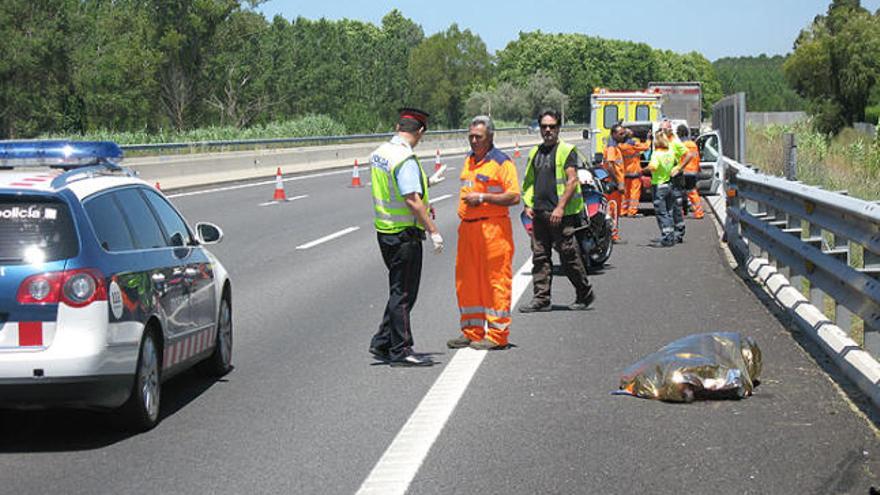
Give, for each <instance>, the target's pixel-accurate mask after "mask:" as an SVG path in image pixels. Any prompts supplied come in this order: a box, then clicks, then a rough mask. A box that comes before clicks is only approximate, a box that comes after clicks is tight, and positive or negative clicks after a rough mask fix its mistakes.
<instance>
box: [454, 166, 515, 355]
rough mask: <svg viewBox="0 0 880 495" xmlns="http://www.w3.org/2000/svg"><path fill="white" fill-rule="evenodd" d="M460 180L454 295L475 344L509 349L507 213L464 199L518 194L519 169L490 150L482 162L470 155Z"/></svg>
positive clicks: (510, 273) (510, 281)
mask: <svg viewBox="0 0 880 495" xmlns="http://www.w3.org/2000/svg"><path fill="white" fill-rule="evenodd" d="M460 178H461V193H460V196H459V201H458V216H459V218H461V224H460V225H459V226H458V253H457V255H456V257H455V292H456V295H457V296H458V309H459V312H460V314H461V332H462V333H463V334H464V335H465V336H466V337H467V338H468V339H470V340H471V341H472V342H479V341H480V340H483V338H484V337H485V338H488V339H489V340H491V341H492V342H494V343H495V344H496V345H500V346H505V345H507V336H508V335H509V334H510V298H511V291H512V290H513V267H512V263H513V232H512V230H511V226H510V217H509V216H508V213H507V210H508V208H507V207H506V206H499V205H494V204H489V203H482V204H479V205H477V206H470V205H468V204H467V203H466V202H465V201H464V200H463V198H464V196H465V195H466V194H467V193H469V192H475V193H486V194H500V193H508V192H514V193H519V192H520V187H519V179H518V178H517V174H516V167H515V166H514V164H513V162H512V161H511V160H510V158H509V157H508V156H507V155H506V154H504V153H503V152H501V151H500V150H499V149H497V148H492V149H491V150H489V152H488V153H487V154H486V156H485V157H483V160H482V161H480V162H476V159H475V158H474V154H473V153H470V154H468V156H467V158H465V160H464V167H463V168H462V171H461V177H460ZM486 327H488V331H486Z"/></svg>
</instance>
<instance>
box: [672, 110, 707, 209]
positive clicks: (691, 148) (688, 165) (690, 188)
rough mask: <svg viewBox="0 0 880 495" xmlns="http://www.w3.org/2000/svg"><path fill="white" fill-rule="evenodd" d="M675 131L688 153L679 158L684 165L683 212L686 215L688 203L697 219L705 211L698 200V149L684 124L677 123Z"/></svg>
mask: <svg viewBox="0 0 880 495" xmlns="http://www.w3.org/2000/svg"><path fill="white" fill-rule="evenodd" d="M675 131H676V134H678V138H679V139H680V140H681V142H682V143H684V145H685V147H686V148H687V150H688V153H687V154H686V155H685V156H683V157H682V158H681V163H682V166H683V167H684V169H683V170H684V182H685V193H686V194H687V196H686V200H684V201H682V203H683V204H682V206H683V209H684V211H683V213H684V215H685V216H687V212H688V206H687V203H690V205H691V208H693V210H694V218H696V219H697V220H699V219H701V218H703V216H705V213H703V203H702V201H701V200H700V192H699V191H697V177H698V176H699V174H700V150H699V148H697V143H695V142H694V140H693V139H691V138H690V132H689V131H688V128H687V126H686V125H679V126H678V127H677V128H676V130H675Z"/></svg>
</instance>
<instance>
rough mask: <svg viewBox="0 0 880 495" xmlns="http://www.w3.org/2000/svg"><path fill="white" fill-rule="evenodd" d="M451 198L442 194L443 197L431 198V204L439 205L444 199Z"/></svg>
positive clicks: (449, 195)
mask: <svg viewBox="0 0 880 495" xmlns="http://www.w3.org/2000/svg"><path fill="white" fill-rule="evenodd" d="M451 197H452V195H451V194H444V195H443V196H438V197H436V198H431V204H434V203H439V202H441V201H443V200H444V199H449V198H451Z"/></svg>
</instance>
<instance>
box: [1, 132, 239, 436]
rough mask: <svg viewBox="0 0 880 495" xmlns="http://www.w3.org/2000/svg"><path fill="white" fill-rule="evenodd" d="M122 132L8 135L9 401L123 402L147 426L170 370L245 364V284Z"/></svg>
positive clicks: (4, 326) (119, 406)
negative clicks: (147, 177) (241, 326)
mask: <svg viewBox="0 0 880 495" xmlns="http://www.w3.org/2000/svg"><path fill="white" fill-rule="evenodd" d="M121 159H122V151H121V150H120V148H119V147H118V146H117V145H116V144H114V143H110V142H61V141H18V142H14V141H6V142H0V408H15V409H22V408H45V407H85V408H101V409H113V410H116V411H117V412H118V413H120V414H121V415H122V417H123V418H124V419H125V424H126V425H127V426H128V427H129V428H131V429H135V430H146V429H149V428H152V427H153V426H155V425H156V423H157V421H158V420H159V405H160V398H161V390H162V382H164V381H165V380H167V379H169V378H171V377H172V376H174V375H176V374H178V373H180V372H181V371H184V370H186V369H188V368H190V367H191V366H193V365H199V366H200V368H202V370H203V371H205V372H207V373H209V374H212V375H215V376H219V375H223V374H225V373H228V372H229V371H230V370H231V368H232V364H231V363H232V306H231V303H232V292H231V282H230V280H229V277H228V275H227V272H226V270H225V269H224V268H223V265H222V264H220V262H219V261H218V260H217V259H216V258H215V257H214V256H213V255H212V254H211V253H210V252H209V251H208V250H207V249H205V247H204V246H205V245H207V244H213V243H217V242H219V241H220V240H221V239H222V237H223V233H222V231H221V230H220V228H219V227H217V226H216V225H213V224H210V223H197V224H196V225H195V229H194V230H191V229H190V227H189V226H188V225H187V223H186V221H185V220H184V219H183V217H182V216H181V215H180V213H179V212H178V211H177V209H175V207H174V206H173V205H172V204H171V203H170V202H169V201H168V199H167V198H165V196H164V195H163V194H162V193H161V191H159V190H157V189H155V188H153V187H152V186H150V185H149V184H147V183H145V182H144V181H142V180H140V179H138V178H137V177H135V176H134V174H133V173H131V172H130V171H128V170H127V169H125V168H123V167H121V166H120V161H121Z"/></svg>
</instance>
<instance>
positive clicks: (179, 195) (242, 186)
mask: <svg viewBox="0 0 880 495" xmlns="http://www.w3.org/2000/svg"><path fill="white" fill-rule="evenodd" d="M460 154H461V153H459V155H460ZM453 156H455V155H453ZM447 170H455V167H449V168H448V169H447ZM342 174H351V169H350V168H346V169H343V170H333V171H331V172H320V173H315V174H306V175H297V176H296V177H288V178H286V179H281V182H290V181H293V180H305V179H314V178H317V177H327V176H330V175H342ZM268 184H275V179H269V180H262V181H259V182H249V183H247V184H236V185H234V186H224V187H214V188H211V189H202V190H199V191H189V192H183V193H177V194H166V195H165V197H166V198H171V199H173V198H182V197H185V196H198V195H200V194H212V193H218V192H226V191H235V190H237V189H246V188H248V187H257V186H265V185H268ZM367 185H370V183H369V182H367Z"/></svg>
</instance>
